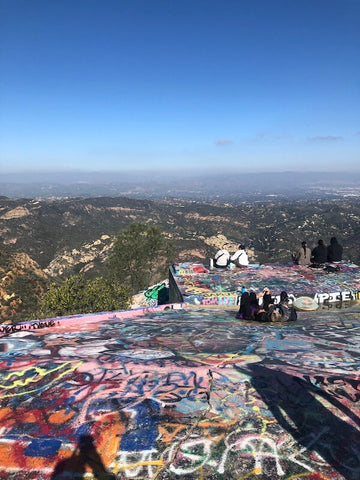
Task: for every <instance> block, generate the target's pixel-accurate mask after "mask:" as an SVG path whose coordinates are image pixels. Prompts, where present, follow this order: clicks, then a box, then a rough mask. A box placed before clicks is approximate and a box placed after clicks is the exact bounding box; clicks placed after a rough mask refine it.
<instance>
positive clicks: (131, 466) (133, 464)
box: [112, 460, 164, 473]
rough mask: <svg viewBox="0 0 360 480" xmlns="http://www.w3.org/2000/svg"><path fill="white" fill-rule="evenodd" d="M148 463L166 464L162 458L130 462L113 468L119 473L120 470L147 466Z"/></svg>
mask: <svg viewBox="0 0 360 480" xmlns="http://www.w3.org/2000/svg"><path fill="white" fill-rule="evenodd" d="M148 465H158V466H160V467H161V466H162V465H164V462H163V461H162V460H149V461H144V462H137V463H128V464H127V465H120V466H117V465H116V466H115V468H113V469H112V471H113V472H114V473H119V472H120V470H131V469H132V468H137V467H147V466H148Z"/></svg>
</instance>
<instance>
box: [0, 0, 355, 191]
mask: <svg viewBox="0 0 360 480" xmlns="http://www.w3.org/2000/svg"><path fill="white" fill-rule="evenodd" d="M0 16H1V27H0V71H1V78H0V105H1V107H0V182H7V181H9V182H10V178H16V180H11V181H16V182H28V183H31V182H33V181H41V182H47V183H57V182H60V183H61V182H69V181H70V183H71V182H72V181H74V182H82V181H84V182H86V181H91V182H93V176H96V175H97V173H96V172H101V173H99V180H101V181H104V182H105V181H111V180H112V179H111V177H112V175H113V173H112V172H118V173H117V174H118V175H123V176H124V177H126V176H127V175H130V174H129V173H127V172H128V171H131V172H134V171H135V174H134V176H135V179H136V176H137V177H138V180H139V181H143V180H146V179H149V181H153V180H152V178H153V177H151V178H150V176H149V175H148V174H146V175H147V176H145V178H144V177H143V175H144V171H147V172H153V173H154V176H156V178H160V177H161V176H162V173H163V172H165V171H166V172H168V174H170V173H171V172H172V175H173V176H174V178H176V177H177V175H178V173H179V172H181V173H182V174H184V175H185V174H186V175H187V174H188V175H189V176H191V175H199V177H201V176H202V175H204V172H206V173H210V172H214V173H219V174H220V173H222V174H224V175H228V176H229V177H230V178H231V175H233V174H234V173H236V174H241V173H242V172H254V173H258V172H271V173H275V172H284V171H286V172H302V173H306V172H309V171H313V172H328V171H330V172H336V171H343V172H344V171H346V172H359V158H360V155H359V153H360V119H359V111H360V90H359V85H360V68H359V58H360V29H359V24H360V2H359V1H356V0H315V1H310V0H304V1H289V0H273V1H269V0H254V1H252V2H250V1H244V0H223V1H221V2H220V1H219V0H207V1H201V0H181V1H180V0H178V1H171V0H151V1H149V0H121V1H119V0H106V1H105V2H104V1H100V0H76V1H73V0H52V1H29V0H12V1H9V0H0ZM74 170H75V171H82V172H88V171H91V172H93V174H92V175H93V176H90V177H91V178H90V177H88V174H87V173H83V174H82V175H79V176H78V174H77V173H74ZM45 171H47V172H48V175H47V176H45V174H44V173H43V172H45ZM59 171H61V172H69V173H67V174H66V175H67V176H66V180H64V178H65V177H64V176H63V175H64V173H61V174H59V173H57V172H59ZM71 172H72V173H71ZM106 172H107V173H106ZM121 172H123V173H121ZM136 172H137V173H136ZM32 173H33V175H32ZM8 174H9V175H10V174H16V175H17V176H15V177H11V175H10V176H7V175H8ZM131 175H132V174H131ZM36 177H38V178H36ZM89 178H90V180H89ZM127 178H128V179H130V177H127ZM131 178H132V177H131ZM71 179H72V180H71ZM313 180H314V179H313ZM131 181H132V180H131ZM0 194H1V192H0Z"/></svg>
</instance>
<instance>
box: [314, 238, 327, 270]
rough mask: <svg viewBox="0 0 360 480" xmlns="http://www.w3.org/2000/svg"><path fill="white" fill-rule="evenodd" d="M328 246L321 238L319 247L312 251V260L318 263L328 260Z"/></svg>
mask: <svg viewBox="0 0 360 480" xmlns="http://www.w3.org/2000/svg"><path fill="white" fill-rule="evenodd" d="M327 254H328V252H327V248H326V247H325V245H324V241H323V240H319V241H318V244H317V247H315V248H314V249H313V251H312V252H311V261H312V263H315V264H317V265H319V264H321V263H326V262H327Z"/></svg>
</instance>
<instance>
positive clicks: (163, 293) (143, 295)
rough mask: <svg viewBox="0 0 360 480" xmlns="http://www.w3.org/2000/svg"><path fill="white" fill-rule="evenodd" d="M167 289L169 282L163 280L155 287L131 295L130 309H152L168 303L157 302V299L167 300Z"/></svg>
mask: <svg viewBox="0 0 360 480" xmlns="http://www.w3.org/2000/svg"><path fill="white" fill-rule="evenodd" d="M168 289H169V281H168V280H163V281H162V282H159V283H157V284H156V285H152V286H151V287H149V288H148V289H147V290H144V291H143V292H140V293H137V294H136V295H133V297H132V308H139V307H154V306H156V305H159V304H163V303H168V302H164V301H160V302H159V299H160V300H161V298H162V297H166V298H167V299H168Z"/></svg>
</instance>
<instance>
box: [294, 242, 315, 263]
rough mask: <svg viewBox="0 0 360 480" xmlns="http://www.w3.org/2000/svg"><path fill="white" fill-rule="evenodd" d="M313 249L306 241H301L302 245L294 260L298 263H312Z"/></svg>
mask: <svg viewBox="0 0 360 480" xmlns="http://www.w3.org/2000/svg"><path fill="white" fill-rule="evenodd" d="M310 258H311V250H310V248H309V247H308V246H307V244H306V242H305V241H303V242H301V247H300V248H299V250H298V251H297V252H296V253H295V255H294V262H295V263H297V264H298V265H309V264H310V263H311V260H310Z"/></svg>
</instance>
